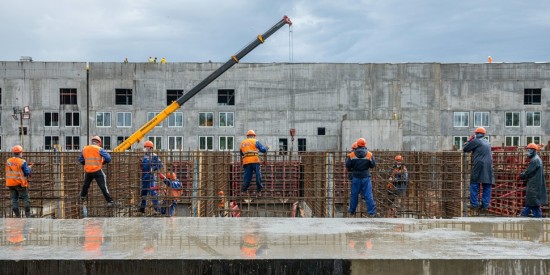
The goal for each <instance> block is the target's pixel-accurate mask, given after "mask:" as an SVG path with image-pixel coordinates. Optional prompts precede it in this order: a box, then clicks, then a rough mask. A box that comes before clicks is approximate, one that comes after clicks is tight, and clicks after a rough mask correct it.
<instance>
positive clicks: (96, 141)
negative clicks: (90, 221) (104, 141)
mask: <svg viewBox="0 0 550 275" xmlns="http://www.w3.org/2000/svg"><path fill="white" fill-rule="evenodd" d="M78 160H79V161H80V164H82V165H84V172H85V176H84V185H83V186H82V190H81V191H80V201H82V202H83V201H84V200H86V196H87V195H88V189H89V188H90V184H91V183H92V180H94V179H95V181H96V183H97V185H98V186H99V189H101V193H103V197H105V200H106V201H107V205H108V206H113V205H114V203H115V201H114V200H113V198H111V195H110V194H109V189H107V180H106V178H107V177H106V176H105V173H104V172H103V170H102V169H101V168H102V166H103V164H104V163H109V162H111V155H109V153H107V151H105V149H103V148H101V138H100V137H98V136H94V137H92V144H91V145H87V146H84V148H83V149H82V153H81V154H80V157H79V158H78Z"/></svg>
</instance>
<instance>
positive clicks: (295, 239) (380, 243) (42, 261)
mask: <svg viewBox="0 0 550 275" xmlns="http://www.w3.org/2000/svg"><path fill="white" fill-rule="evenodd" d="M549 229H550V219H527V218H485V217H483V218H457V219H437V220H436V219H434V220H415V219H300V218H296V219H290V218H87V219H82V220H52V219H10V218H5V219H2V220H0V234H1V235H2V236H1V249H0V266H1V268H2V269H0V271H3V272H1V273H3V274H6V272H8V273H11V272H17V271H18V270H14V269H13V268H16V266H17V265H11V263H13V261H18V263H19V265H20V266H27V268H28V269H27V270H30V269H32V268H33V267H34V268H40V269H41V270H42V271H44V270H52V272H53V273H55V272H61V271H62V270H65V269H67V268H68V270H72V269H73V268H76V269H77V270H82V268H88V269H86V270H88V271H90V270H89V268H90V266H89V263H90V261H91V262H93V263H94V264H93V265H92V266H94V268H93V270H95V271H97V272H87V273H93V274H100V273H102V272H99V271H101V270H110V269H109V268H108V267H104V268H103V269H101V270H97V268H98V267H99V266H102V263H103V264H107V263H106V261H107V262H109V264H110V265H113V266H118V265H119V264H120V265H126V269H125V270H126V271H128V270H133V272H138V273H140V271H144V270H146V269H143V268H140V269H138V270H135V268H136V267H139V266H141V265H144V261H145V262H147V263H148V265H147V266H149V267H150V266H155V265H159V266H165V268H168V267H167V266H171V267H169V268H174V266H180V265H182V263H187V264H184V265H183V266H185V268H191V267H192V266H195V267H196V268H199V270H203V271H204V270H210V271H213V270H214V269H212V268H214V267H213V262H215V263H217V264H215V266H217V267H218V268H221V269H220V270H221V271H224V269H223V266H226V265H227V266H226V268H229V266H233V268H236V267H238V266H241V267H240V269H239V268H237V269H236V270H235V272H237V273H238V272H246V270H247V269H246V270H245V269H242V268H243V267H245V266H246V267H247V268H251V265H250V264H251V261H250V260H256V264H257V266H256V270H263V269H262V268H267V269H265V270H264V271H265V272H267V274H278V272H275V270H274V269H273V268H275V266H277V265H283V266H284V265H286V266H287V268H292V269H283V270H279V271H281V272H282V273H287V272H291V271H292V273H293V272H294V271H296V270H301V269H295V268H305V269H306V270H309V271H315V270H317V271H318V272H321V273H326V272H328V271H330V273H331V274H334V273H336V274H348V273H354V272H359V271H360V273H362V274H365V273H370V274H375V273H377V274H384V273H393V274H395V272H399V270H401V269H396V268H398V267H399V268H405V267H406V268H407V269H404V270H408V271H413V270H416V271H419V272H420V273H423V272H435V271H446V272H447V271H452V270H455V271H456V268H457V266H456V264H459V265H460V266H463V267H464V268H466V267H467V268H474V267H475V269H476V270H486V271H487V270H497V271H498V270H501V269H502V268H504V269H505V270H506V271H508V273H503V274H514V272H512V273H510V272H509V271H510V270H509V269H514V270H516V271H519V273H517V272H516V273H515V274H527V273H523V271H525V272H529V271H537V272H538V271H540V272H542V273H540V274H547V272H546V271H547V270H548V269H549V268H550V260H549V259H550V243H549V242H550V230H549ZM48 261H49V262H51V263H50V264H48ZM166 261H169V263H171V264H170V265H167V264H168V262H166ZM230 262H232V264H231V265H228V264H229V263H230ZM60 263H63V264H60ZM86 263H88V264H86ZM205 263H207V264H205ZM239 263H240V264H239ZM262 263H263V264H262ZM396 263H401V264H399V265H396ZM258 264H259V265H258ZM275 264H277V265H275ZM42 265H44V266H42ZM46 265H47V267H46ZM40 266H42V267H40ZM86 266H88V267H86ZM107 266H108V264H107ZM208 266H209V267H210V269H208V268H207V269H205V268H206V267H208ZM252 266H254V265H252ZM268 267H269V268H268ZM64 268H65V269H64ZM116 269H117V270H119V271H120V270H121V269H120V266H119V267H117V268H116ZM229 270H230V269H225V271H228V272H229ZM465 270H468V269H465ZM188 271H190V270H188ZM195 271H196V270H195ZM273 272H275V273H273ZM472 272H473V273H472ZM46 273H47V272H46ZM193 273H194V272H193ZM199 273H202V272H199ZM306 273H308V272H306ZM484 273H486V272H484ZM134 274H135V273H134ZM289 274H290V273H289ZM317 274H319V273H317ZM434 274H435V273H434ZM447 274H453V273H452V272H451V273H447ZM455 274H462V273H455ZM468 274H477V273H476V272H475V271H473V270H472V271H470V272H469V273H468ZM480 274H481V273H480ZM495 274H498V272H497V273H495Z"/></svg>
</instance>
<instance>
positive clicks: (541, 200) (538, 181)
mask: <svg viewBox="0 0 550 275" xmlns="http://www.w3.org/2000/svg"><path fill="white" fill-rule="evenodd" d="M526 149H527V157H528V158H529V159H531V160H530V161H529V166H527V169H526V170H525V171H523V173H521V174H520V175H519V177H520V179H523V180H526V181H527V186H526V188H525V208H523V210H522V211H521V213H520V216H522V217H528V216H529V215H530V214H532V215H533V217H535V218H542V210H541V206H542V205H546V204H547V203H548V195H547V194H546V182H545V180H544V166H543V163H542V160H541V158H540V157H539V155H538V154H537V151H538V150H539V146H538V145H536V144H534V143H529V144H528V145H527V147H526Z"/></svg>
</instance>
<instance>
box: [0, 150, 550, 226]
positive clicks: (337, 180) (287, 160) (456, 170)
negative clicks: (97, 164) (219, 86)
mask: <svg viewBox="0 0 550 275" xmlns="http://www.w3.org/2000/svg"><path fill="white" fill-rule="evenodd" d="M347 153H348V152H343V151H327V152H269V153H267V154H263V155H261V171H262V174H263V177H262V178H263V184H264V189H263V192H261V193H257V192H256V183H255V179H254V177H253V180H252V182H251V184H250V188H249V190H248V191H247V192H242V191H241V188H242V181H243V167H242V164H241V159H240V154H239V152H229V151H225V152H204V151H159V152H157V154H158V156H159V157H160V159H161V160H162V161H163V164H164V168H163V169H162V170H161V171H160V172H162V173H167V172H175V173H176V174H177V177H178V179H179V180H180V181H181V182H182V185H183V188H182V193H181V196H177V197H172V196H171V195H170V194H171V193H170V190H169V187H167V186H166V185H164V184H162V182H161V181H160V179H158V177H157V182H156V185H157V186H158V189H159V190H158V196H156V197H151V196H148V197H145V198H142V197H141V195H140V191H141V176H142V174H141V169H140V161H141V158H142V157H143V153H142V152H123V153H111V155H112V162H111V163H110V164H106V165H104V167H103V170H104V172H105V173H106V175H107V185H108V188H109V191H110V193H111V195H112V197H113V198H114V199H115V200H116V201H117V203H118V204H117V206H116V207H108V206H107V204H106V202H105V199H104V198H103V196H102V194H101V192H100V191H99V188H98V187H97V185H96V184H95V183H92V185H91V188H90V192H89V195H88V198H87V200H86V205H87V209H88V216H90V217H134V216H139V215H141V214H140V213H139V211H138V209H139V205H140V202H141V200H142V199H145V200H146V201H147V208H146V213H145V216H152V215H153V214H154V211H153V205H152V201H153V200H154V199H157V200H158V201H159V207H166V206H168V205H169V204H171V202H172V201H173V200H174V199H175V200H176V201H177V202H178V206H177V213H176V215H177V216H182V217H222V216H241V217H329V218H337V217H345V216H346V214H347V210H348V207H349V200H350V186H351V183H350V180H349V179H348V176H347V172H346V169H345V158H346V155H347ZM79 154H80V153H79V152H58V151H52V152H25V153H24V158H25V159H26V160H27V162H29V163H34V166H33V168H32V177H31V178H30V186H31V187H30V197H31V203H32V213H33V215H34V216H36V217H52V218H63V219H65V218H68V219H72V218H80V217H82V214H83V213H82V205H81V203H80V202H79V192H80V189H81V187H82V182H83V178H84V172H83V167H82V165H81V164H80V163H79V162H78V157H79ZM373 154H374V157H375V160H376V167H375V168H374V169H372V171H371V179H372V189H373V194H374V199H375V202H376V206H377V212H378V214H379V216H380V217H388V218H389V217H410V218H420V219H422V218H433V217H436V218H441V217H460V216H467V215H468V213H467V211H465V210H466V209H465V207H464V205H465V204H466V203H467V202H468V198H469V194H468V193H469V192H468V190H469V175H470V169H471V163H470V161H471V160H470V159H471V158H470V155H468V154H463V153H461V152H456V151H448V152H447V151H446V152H392V151H373ZM397 154H400V155H402V156H403V158H404V165H405V166H406V167H407V169H408V172H409V184H408V187H407V191H406V193H405V195H403V196H396V195H395V194H394V193H393V192H391V190H388V187H387V186H388V183H389V179H388V178H389V175H390V173H391V170H392V167H393V165H394V157H395V155H397ZM10 155H11V154H9V153H1V154H0V156H1V157H3V158H4V159H7V158H8V157H10ZM540 155H541V157H542V159H543V161H544V162H548V161H549V155H550V154H548V152H547V151H541V152H540ZM493 157H494V170H495V185H494V188H493V199H492V204H491V207H490V211H491V215H495V216H516V215H517V214H518V213H519V211H520V210H521V208H522V207H523V197H524V190H525V184H524V182H523V181H520V180H519V179H518V178H517V176H518V175H519V173H520V172H521V171H522V170H523V169H525V167H526V165H525V164H526V163H525V162H526V158H525V156H524V151H523V150H522V151H518V150H515V151H511V150H499V149H498V148H495V150H494V152H493ZM545 169H546V171H547V172H548V169H549V168H548V166H546V167H545ZM4 174H5V171H4V170H3V169H1V170H0V177H2V178H4ZM546 175H548V173H546ZM548 182H549V181H548V180H547V184H548ZM549 189H550V188H549ZM3 190H4V191H3V192H2V193H1V194H2V196H1V197H0V207H1V208H0V210H1V211H2V212H1V213H2V215H3V216H4V217H11V216H13V213H12V211H11V207H10V205H11V203H10V198H9V191H8V189H7V188H5V189H3ZM20 205H22V202H20ZM543 215H545V216H548V211H547V208H543ZM365 216H366V209H365V203H364V201H363V200H360V203H359V205H358V209H357V217H365Z"/></svg>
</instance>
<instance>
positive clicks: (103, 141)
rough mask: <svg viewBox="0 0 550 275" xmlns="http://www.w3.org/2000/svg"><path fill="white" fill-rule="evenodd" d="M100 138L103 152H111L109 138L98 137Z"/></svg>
mask: <svg viewBox="0 0 550 275" xmlns="http://www.w3.org/2000/svg"><path fill="white" fill-rule="evenodd" d="M99 137H100V138H101V147H103V149H105V150H111V149H113V148H111V137H110V136H99Z"/></svg>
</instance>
